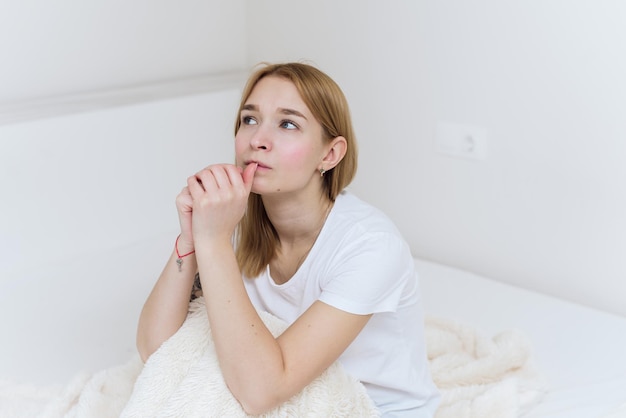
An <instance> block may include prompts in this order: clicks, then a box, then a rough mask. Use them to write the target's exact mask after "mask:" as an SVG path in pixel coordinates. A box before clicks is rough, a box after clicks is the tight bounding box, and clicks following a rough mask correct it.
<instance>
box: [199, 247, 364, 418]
mask: <svg viewBox="0 0 626 418" xmlns="http://www.w3.org/2000/svg"><path fill="white" fill-rule="evenodd" d="M202 253H203V254H211V256H210V257H206V259H205V257H204V256H203V257H202V260H203V261H202V262H201V263H200V266H199V271H200V277H201V280H202V288H203V289H211V291H210V292H207V293H206V294H205V300H206V307H207V313H208V316H209V321H210V323H211V332H212V334H213V338H214V342H215V348H216V352H217V356H218V359H219V362H220V367H221V369H222V373H223V375H224V379H225V381H226V383H227V385H228V387H229V389H230V391H231V392H232V393H233V395H234V396H235V398H237V400H238V401H239V402H240V403H241V405H242V406H243V408H244V410H245V411H246V412H247V413H249V414H252V415H259V414H262V413H264V412H266V411H268V410H270V409H272V408H274V407H276V406H278V405H280V404H281V403H283V402H285V401H287V400H288V399H289V398H291V397H292V396H293V395H295V394H297V393H298V392H300V391H301V390H302V389H303V388H304V387H305V386H306V385H308V384H309V383H311V382H312V381H313V380H314V379H315V378H316V377H317V376H319V375H320V374H321V373H322V372H323V371H324V370H326V369H327V368H328V367H329V366H330V365H331V364H332V363H333V362H334V361H335V360H337V359H338V358H339V356H340V355H341V354H342V353H343V351H344V350H345V349H346V348H347V347H348V346H349V345H350V343H351V342H352V341H353V340H354V339H355V338H356V336H357V335H358V334H359V332H360V331H361V330H362V329H363V327H364V326H365V325H366V323H367V321H368V320H369V318H370V317H371V315H354V314H350V313H347V312H344V311H341V310H339V309H336V308H334V307H332V306H330V305H327V304H325V303H323V302H319V301H318V302H315V303H314V304H313V305H312V306H311V307H310V308H309V309H308V310H307V311H306V312H304V313H303V314H302V316H300V318H298V319H297V320H296V321H295V322H294V323H293V324H292V325H291V326H290V327H289V328H288V329H287V330H286V331H285V332H284V333H283V334H282V335H281V336H280V337H279V338H277V339H276V338H274V337H273V336H272V334H271V333H270V332H269V331H268V329H267V328H266V327H265V325H264V324H263V322H262V320H261V319H260V318H259V316H258V314H257V312H256V310H255V309H254V307H253V305H252V303H251V302H250V299H249V298H248V295H247V293H246V290H245V287H244V285H243V282H242V279H241V274H240V272H239V268H238V266H237V262H236V258H235V256H234V252H233V250H232V247H230V243H227V242H224V243H221V244H219V243H214V244H207V245H206V246H203V248H202Z"/></svg>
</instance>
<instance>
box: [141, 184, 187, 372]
mask: <svg viewBox="0 0 626 418" xmlns="http://www.w3.org/2000/svg"><path fill="white" fill-rule="evenodd" d="M176 209H177V211H178V220H179V223H180V231H181V232H180V235H179V237H178V239H177V240H176V243H175V246H176V248H175V249H174V251H172V255H171V256H170V258H169V260H168V261H167V264H166V265H165V268H164V269H163V272H162V273H161V275H160V276H159V279H158V280H157V282H156V284H155V285H154V288H153V289H152V292H151V293H150V296H148V300H146V303H145V304H144V306H143V309H142V311H141V315H140V317H139V325H138V327H137V350H138V351H139V355H140V356H141V359H142V360H143V361H144V362H145V361H146V360H147V359H148V357H150V356H151V355H152V353H154V352H155V351H156V350H157V348H159V347H160V346H161V344H163V342H164V341H165V340H167V339H168V338H169V337H171V336H172V335H174V333H175V332H176V331H178V329H179V328H180V327H181V325H182V324H183V322H184V321H185V319H186V318H187V310H188V308H189V298H190V296H191V291H192V288H193V282H194V276H195V274H196V271H197V268H198V265H197V263H196V256H195V254H193V251H194V244H193V235H192V231H191V219H192V212H193V200H192V198H191V194H190V193H189V189H188V188H187V187H184V188H183V190H182V191H181V192H180V193H179V194H178V196H176ZM177 252H178V254H185V255H187V254H188V253H190V254H188V255H187V256H186V257H185V258H184V261H183V262H182V263H181V264H180V266H179V264H178V263H177V262H176V261H177V259H178V254H177Z"/></svg>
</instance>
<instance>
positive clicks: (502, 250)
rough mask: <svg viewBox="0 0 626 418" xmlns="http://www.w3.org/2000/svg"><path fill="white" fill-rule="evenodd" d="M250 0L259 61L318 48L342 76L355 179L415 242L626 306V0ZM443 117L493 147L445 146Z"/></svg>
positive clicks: (458, 260)
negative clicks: (479, 133)
mask: <svg viewBox="0 0 626 418" xmlns="http://www.w3.org/2000/svg"><path fill="white" fill-rule="evenodd" d="M287 9H289V10H290V12H289V14H285V13H275V12H276V10H287ZM247 13H248V41H247V45H248V51H249V53H248V59H249V61H250V62H251V63H254V62H257V61H261V60H281V61H282V60H293V59H297V60H300V59H306V60H310V61H312V62H314V63H316V64H318V65H319V66H320V67H321V68H322V69H324V70H326V71H327V72H328V73H329V74H331V75H332V76H333V77H334V78H335V79H336V80H337V81H338V82H339V83H340V85H342V87H343V88H344V90H345V92H346V94H347V96H348V99H349V101H350V102H351V105H352V110H353V114H354V120H355V124H356V130H357V134H358V136H359V140H360V147H361V160H360V163H361V165H360V171H359V174H358V177H357V179H356V181H355V184H354V187H353V188H354V189H355V190H356V191H357V192H358V193H359V194H360V195H362V196H363V197H365V198H366V199H367V200H369V201H371V202H373V203H375V204H376V205H378V206H379V207H381V208H382V209H384V210H385V211H386V212H387V213H388V214H389V215H391V216H392V218H393V219H394V220H395V221H396V222H397V224H398V225H399V226H400V227H401V229H402V231H403V232H404V233H405V235H406V237H407V239H408V240H409V242H410V245H411V247H412V250H413V252H414V254H415V255H417V256H421V257H424V258H428V259H432V260H435V261H440V262H444V263H448V264H451V265H454V266H458V267H462V268H465V269H468V270H471V271H475V272H478V273H481V274H483V275H486V276H490V277H493V278H497V279H500V280H503V281H506V282H509V283H512V284H514V285H518V286H521V287H526V288H531V289H536V290H539V291H542V292H546V293H549V294H553V295H557V296H560V297H564V298H566V299H570V300H573V301H577V302H581V303H584V304H587V305H590V306H593V307H597V308H600V309H605V310H609V311H612V312H617V313H620V314H622V315H626V305H624V300H626V263H625V262H624V261H623V260H624V259H623V257H624V256H623V254H624V253H626V217H625V216H624V215H623V214H624V213H626V197H625V196H626V192H625V191H624V190H625V188H624V185H623V179H624V178H626V165H625V164H624V161H626V141H625V140H624V138H626V123H625V122H624V115H625V114H626V100H625V99H624V98H625V97H626V84H624V83H623V82H622V78H623V74H626V56H625V55H624V54H623V53H621V51H622V50H623V40H624V39H626V26H625V25H623V19H622V17H623V16H624V15H626V4H624V3H623V2H619V1H605V2H593V3H592V2H587V1H584V0H577V1H557V0H548V1H530V2H528V1H524V2H522V1H518V2H505V3H503V2H500V1H497V0H480V1H473V2H464V1H460V0H459V1H443V2H441V1H434V0H433V1H420V2H414V1H408V0H406V1H397V2H381V1H375V0H368V1H357V0H352V1H343V2H333V1H329V0H323V1H317V2H298V3H293V2H289V1H286V0H263V1H249V2H248V3H247ZM292 16H294V17H293V18H291V17H292ZM303 16H306V18H303ZM259 34H262V36H259ZM439 122H446V123H454V124H468V125H472V126H477V127H480V128H483V129H485V130H486V131H487V132H488V137H487V142H488V143H487V146H488V156H487V159H485V160H481V161H472V160H465V159H455V158H450V157H448V156H444V155H442V154H439V153H437V152H436V149H435V146H434V138H435V132H436V127H437V124H438V123H439ZM451 291H453V289H451Z"/></svg>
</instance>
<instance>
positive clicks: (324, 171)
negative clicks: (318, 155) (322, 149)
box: [320, 167, 326, 177]
mask: <svg viewBox="0 0 626 418" xmlns="http://www.w3.org/2000/svg"><path fill="white" fill-rule="evenodd" d="M324 173H326V170H324V168H323V167H322V168H320V176H322V177H324Z"/></svg>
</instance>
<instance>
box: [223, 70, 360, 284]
mask: <svg viewBox="0 0 626 418" xmlns="http://www.w3.org/2000/svg"><path fill="white" fill-rule="evenodd" d="M268 76H273V77H281V78H284V79H286V80H289V81H291V82H292V83H293V84H294V86H295V87H296V89H297V90H298V92H299V93H300V97H301V98H302V100H303V101H304V103H305V104H306V106H307V107H308V108H309V110H310V111H311V113H312V114H313V116H314V117H315V119H316V120H317V121H318V122H319V123H320V125H321V126H322V132H323V138H322V139H323V140H325V141H328V142H330V141H332V140H333V139H334V138H336V137H338V136H342V137H344V138H345V140H346V144H347V150H346V155H345V156H344V158H343V159H342V160H341V161H340V162H339V164H337V165H336V166H335V167H334V168H333V169H332V170H329V171H327V172H326V173H324V177H323V182H322V187H323V191H324V193H325V194H326V195H327V196H328V198H329V199H330V200H331V201H333V202H334V201H335V198H336V197H337V195H338V194H339V193H340V192H341V191H342V190H343V189H344V188H345V187H346V186H347V185H348V184H350V182H351V181H352V179H353V178H354V175H355V174H356V168H357V157H358V152H357V146H356V139H355V137H354V131H353V128H352V120H351V117H350V110H349V108H348V102H347V100H346V98H345V96H344V94H343V92H342V91H341V88H340V87H339V86H338V85H337V83H335V82H334V81H333V80H332V79H331V78H330V77H329V76H328V75H326V74H325V73H323V72H322V71H320V70H318V69H317V68H315V67H313V66H311V65H308V64H303V63H296V62H293V63H285V64H264V65H263V66H262V67H261V68H259V69H258V70H256V71H255V72H254V73H253V74H252V75H251V76H250V78H249V79H248V82H247V83H246V86H245V88H244V90H243V93H242V95H241V103H240V105H239V111H238V112H237V119H236V122H235V134H237V131H239V127H240V126H241V120H240V117H239V115H240V113H241V111H242V109H243V106H244V105H245V104H246V101H247V100H248V97H249V96H250V94H251V93H252V90H253V89H254V87H255V86H256V84H257V83H258V82H259V80H261V79H262V78H264V77H268ZM236 239H237V241H236V242H237V247H236V248H237V250H236V255H237V261H238V263H239V266H240V268H241V271H242V273H243V274H244V275H246V276H247V277H256V276H258V275H259V274H261V272H262V271H263V269H264V268H265V267H266V266H267V264H268V263H269V262H270V261H271V260H272V258H273V257H274V255H275V254H276V250H277V248H278V246H279V245H280V239H279V237H278V234H277V233H276V230H275V229H274V226H273V225H272V223H271V222H270V220H269V218H268V216H267V213H266V212H265V207H264V206H263V201H262V199H261V196H260V195H258V194H254V193H251V194H250V196H249V198H248V208H247V210H246V213H245V215H244V217H243V218H242V220H241V222H240V223H239V226H238V228H237V237H236Z"/></svg>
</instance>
